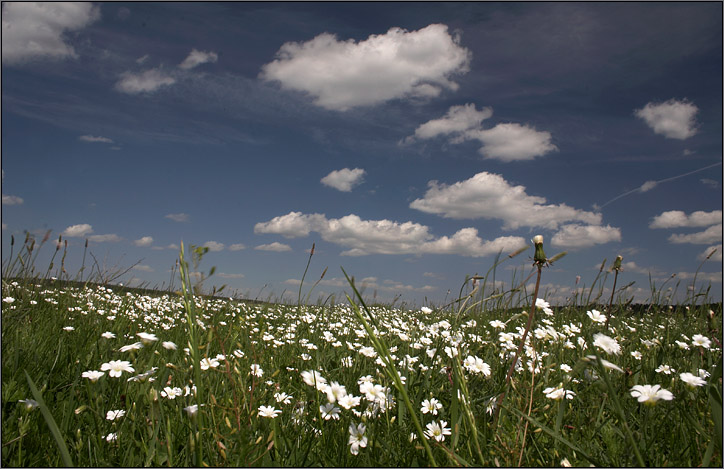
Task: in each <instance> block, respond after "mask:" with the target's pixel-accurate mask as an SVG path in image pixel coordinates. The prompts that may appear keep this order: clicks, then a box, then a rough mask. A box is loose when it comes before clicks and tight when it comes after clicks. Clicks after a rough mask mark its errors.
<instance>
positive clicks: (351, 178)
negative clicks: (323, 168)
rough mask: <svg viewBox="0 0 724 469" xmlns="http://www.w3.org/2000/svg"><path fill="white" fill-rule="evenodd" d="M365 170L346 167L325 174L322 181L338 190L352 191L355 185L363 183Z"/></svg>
mask: <svg viewBox="0 0 724 469" xmlns="http://www.w3.org/2000/svg"><path fill="white" fill-rule="evenodd" d="M364 175H365V170H364V169H361V168H354V169H349V168H344V169H339V170H336V171H332V172H331V173H329V174H327V175H326V176H324V177H323V178H322V179H321V180H320V182H321V183H322V184H324V185H325V186H329V187H333V188H335V189H337V190H338V191H342V192H350V191H351V190H352V188H353V187H355V186H357V185H359V184H361V183H362V181H363V179H364Z"/></svg>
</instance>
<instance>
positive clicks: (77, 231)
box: [61, 223, 93, 238]
mask: <svg viewBox="0 0 724 469" xmlns="http://www.w3.org/2000/svg"><path fill="white" fill-rule="evenodd" d="M90 233H93V227H92V226H91V225H89V224H87V223H81V224H79V225H71V226H69V227H68V228H66V229H65V230H64V231H63V232H62V233H61V234H62V235H63V236H65V237H66V238H74V237H81V236H85V235H87V234H90Z"/></svg>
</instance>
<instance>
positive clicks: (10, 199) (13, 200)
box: [2, 194, 23, 205]
mask: <svg viewBox="0 0 724 469" xmlns="http://www.w3.org/2000/svg"><path fill="white" fill-rule="evenodd" d="M22 203H23V199H22V198H21V197H18V196H17V195H5V194H3V195H2V204H3V205H21V204H22Z"/></svg>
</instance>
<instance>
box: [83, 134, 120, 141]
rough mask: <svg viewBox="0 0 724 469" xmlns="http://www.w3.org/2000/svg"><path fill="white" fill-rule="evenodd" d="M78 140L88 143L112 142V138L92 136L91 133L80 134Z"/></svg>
mask: <svg viewBox="0 0 724 469" xmlns="http://www.w3.org/2000/svg"><path fill="white" fill-rule="evenodd" d="M78 140H80V141H81V142H88V143H113V140H111V139H110V138H108V137H94V136H93V135H81V136H80V137H78Z"/></svg>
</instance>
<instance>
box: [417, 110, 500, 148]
mask: <svg viewBox="0 0 724 469" xmlns="http://www.w3.org/2000/svg"><path fill="white" fill-rule="evenodd" d="M492 115H493V108H491V107H484V108H483V109H482V110H480V111H478V110H476V109H475V104H473V103H468V104H464V105H462V106H452V107H450V109H448V111H447V114H445V116H443V117H441V118H440V119H433V120H430V121H427V122H425V123H424V124H422V125H420V126H419V127H418V128H417V129H415V135H414V138H413V140H414V139H428V138H435V137H437V136H440V135H449V134H461V133H464V132H465V131H467V130H471V129H477V128H479V127H480V124H481V123H482V122H483V120H485V119H489V118H490V117H491V116H492Z"/></svg>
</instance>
